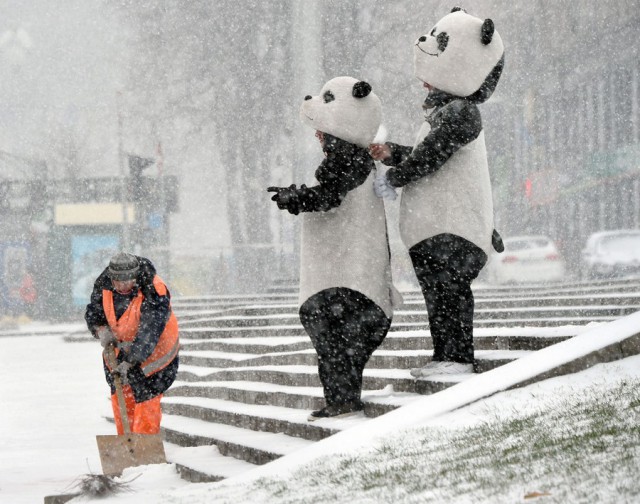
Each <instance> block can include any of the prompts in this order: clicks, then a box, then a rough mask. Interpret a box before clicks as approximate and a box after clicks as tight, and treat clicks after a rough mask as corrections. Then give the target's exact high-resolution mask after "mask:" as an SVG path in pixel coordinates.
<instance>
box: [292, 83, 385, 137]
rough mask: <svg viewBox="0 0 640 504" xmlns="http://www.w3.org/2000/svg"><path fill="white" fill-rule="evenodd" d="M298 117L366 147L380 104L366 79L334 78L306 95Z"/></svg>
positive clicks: (379, 116)
mask: <svg viewBox="0 0 640 504" xmlns="http://www.w3.org/2000/svg"><path fill="white" fill-rule="evenodd" d="M300 118H301V119H302V122H304V123H305V124H307V125H308V126H311V127H312V128H313V129H315V130H316V131H321V132H322V133H328V134H329V135H333V136H334V137H337V138H340V139H342V140H344V141H346V142H349V143H353V144H356V145H358V146H360V147H368V146H369V144H370V143H371V142H372V141H373V138H374V137H375V135H376V133H377V131H378V128H379V127H380V121H381V119H382V105H381V103H380V99H379V98H378V97H377V96H376V95H375V94H374V93H373V92H372V91H371V86H370V85H369V84H368V83H367V82H364V81H359V80H358V79H354V78H353V77H336V78H334V79H331V80H330V81H329V82H327V83H326V84H325V85H324V86H323V87H322V89H321V90H320V94H319V95H318V96H305V98H304V101H303V102H302V105H301V106H300Z"/></svg>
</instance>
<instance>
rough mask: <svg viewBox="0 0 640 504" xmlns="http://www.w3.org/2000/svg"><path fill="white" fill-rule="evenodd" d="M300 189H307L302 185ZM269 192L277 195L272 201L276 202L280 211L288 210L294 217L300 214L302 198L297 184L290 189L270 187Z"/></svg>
mask: <svg viewBox="0 0 640 504" xmlns="http://www.w3.org/2000/svg"><path fill="white" fill-rule="evenodd" d="M300 189H306V186H305V185H302V187H301V188H300ZM267 191H268V192H275V193H276V194H274V195H273V196H272V197H271V201H275V202H276V204H277V205H278V208H279V209H280V210H288V211H289V213H291V214H293V215H298V214H299V213H300V197H299V195H298V189H297V188H296V185H295V184H291V185H290V186H289V187H269V188H267Z"/></svg>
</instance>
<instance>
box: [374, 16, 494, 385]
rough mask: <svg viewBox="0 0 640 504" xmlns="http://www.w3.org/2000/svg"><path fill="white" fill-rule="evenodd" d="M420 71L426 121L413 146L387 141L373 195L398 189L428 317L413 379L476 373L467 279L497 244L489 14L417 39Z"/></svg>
mask: <svg viewBox="0 0 640 504" xmlns="http://www.w3.org/2000/svg"><path fill="white" fill-rule="evenodd" d="M413 51H414V72H415V76H416V77H417V78H418V79H419V80H420V81H422V82H423V84H424V87H425V88H426V89H427V90H428V91H429V94H428V96H427V98H426V100H425V103H424V105H423V108H424V109H425V110H426V121H425V122H424V124H423V125H422V127H421V129H420V132H419V133H418V137H417V140H416V143H415V145H414V146H413V147H406V146H401V145H397V144H394V143H389V142H388V143H386V144H385V145H386V146H387V148H388V151H387V155H388V157H384V156H377V155H376V152H375V150H374V149H375V148H376V147H384V146H379V145H372V153H373V156H374V158H376V159H380V160H382V162H383V163H384V164H386V165H389V166H392V168H390V169H389V170H388V171H387V172H386V174H385V175H382V176H380V177H378V179H377V180H376V182H375V189H376V193H377V194H378V195H379V196H383V197H395V190H394V188H397V187H402V188H403V191H402V199H401V203H400V233H401V236H402V240H403V242H404V243H405V245H406V246H407V248H408V249H409V255H410V257H411V260H412V263H413V267H414V270H415V273H416V276H417V278H418V281H419V283H420V287H421V289H422V292H423V295H424V298H425V301H426V305H427V311H428V315H429V326H430V330H431V336H432V339H433V347H434V352H433V360H432V362H430V363H429V364H427V365H426V366H425V367H423V368H419V369H413V370H411V374H412V375H413V376H414V377H420V376H429V375H433V374H445V373H459V372H472V371H473V367H474V363H475V361H474V348H473V310H474V299H473V294H472V291H471V282H472V281H473V280H474V279H475V278H476V277H477V276H478V274H479V273H480V270H481V269H482V268H483V267H484V265H485V264H486V262H487V259H488V256H489V254H490V251H491V247H492V245H493V247H494V248H495V249H496V250H497V251H499V252H500V251H502V250H501V249H502V242H501V239H500V236H499V235H498V234H497V232H496V231H495V230H494V229H493V202H492V194H491V182H490V178H489V169H488V164H487V153H486V148H485V142H484V131H483V128H482V119H481V117H480V111H479V110H478V104H480V103H482V102H484V101H486V100H487V99H488V98H489V97H490V96H491V94H492V93H493V91H494V89H495V87H496V85H497V83H498V80H499V78H500V75H501V73H502V68H503V65H504V46H503V43H502V40H501V38H500V35H499V34H498V32H497V31H495V28H494V24H493V22H492V20H491V19H486V20H484V21H483V20H481V19H479V18H477V17H474V16H471V15H469V14H467V13H466V12H465V11H464V10H462V9H460V8H458V7H455V8H454V9H453V10H452V11H451V13H450V14H448V15H446V16H445V17H443V18H442V19H441V20H440V21H438V23H436V25H435V26H434V27H433V28H432V29H431V30H430V31H429V32H428V33H427V34H426V35H423V36H421V37H419V38H418V40H416V42H415V44H414V48H413Z"/></svg>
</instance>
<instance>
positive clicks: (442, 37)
mask: <svg viewBox="0 0 640 504" xmlns="http://www.w3.org/2000/svg"><path fill="white" fill-rule="evenodd" d="M436 41H437V42H438V51H440V52H444V50H445V49H446V48H447V44H448V43H449V35H447V34H446V32H441V33H438V36H437V37H436Z"/></svg>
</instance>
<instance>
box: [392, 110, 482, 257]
mask: <svg viewBox="0 0 640 504" xmlns="http://www.w3.org/2000/svg"><path fill="white" fill-rule="evenodd" d="M430 129H431V127H430V124H429V123H428V122H427V121H425V122H424V124H423V125H422V127H421V129H420V132H419V133H418V137H417V139H416V143H415V145H418V144H419V143H420V142H421V141H422V140H423V139H424V137H425V136H426V135H427V134H428V133H429V131H430ZM415 145H414V147H415ZM492 231H493V201H492V195H491V180H490V177H489V168H488V164H487V152H486V148H485V143H484V131H481V132H480V134H479V135H478V137H477V138H476V139H475V140H473V141H472V142H470V143H468V144H467V145H465V146H463V147H462V148H460V149H459V150H458V151H456V152H455V153H454V154H453V155H452V156H451V157H450V158H449V160H448V161H447V162H446V163H445V164H444V165H443V166H442V167H441V168H440V169H439V170H438V171H436V172H435V173H432V174H430V175H427V176H425V177H423V178H421V179H419V180H416V181H415V182H412V183H410V184H407V185H406V186H404V187H403V189H402V199H401V203H400V234H401V237H402V241H403V242H404V244H405V245H406V246H407V248H411V247H412V246H414V245H416V244H417V243H419V242H421V241H423V240H425V239H428V238H431V237H433V236H436V235H439V234H443V233H449V234H454V235H457V236H460V237H462V238H465V239H466V240H468V241H470V242H471V243H474V244H475V245H477V246H478V247H479V248H481V249H482V250H483V251H484V252H485V253H486V254H487V255H489V254H490V252H491V234H492Z"/></svg>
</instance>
